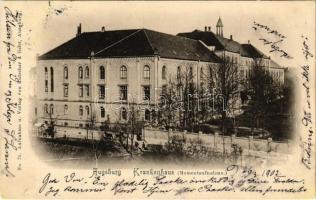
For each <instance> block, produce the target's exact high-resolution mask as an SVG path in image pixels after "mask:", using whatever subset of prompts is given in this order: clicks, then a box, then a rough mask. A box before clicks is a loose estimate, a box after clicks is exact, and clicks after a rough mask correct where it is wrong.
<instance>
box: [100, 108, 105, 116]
mask: <svg viewBox="0 0 316 200" xmlns="http://www.w3.org/2000/svg"><path fill="white" fill-rule="evenodd" d="M100 110H101V118H104V117H105V109H104V108H103V107H101V108H100Z"/></svg>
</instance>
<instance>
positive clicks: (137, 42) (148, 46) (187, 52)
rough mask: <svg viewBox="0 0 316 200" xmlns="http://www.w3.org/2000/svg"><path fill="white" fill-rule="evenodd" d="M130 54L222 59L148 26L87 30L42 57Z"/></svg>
mask: <svg viewBox="0 0 316 200" xmlns="http://www.w3.org/2000/svg"><path fill="white" fill-rule="evenodd" d="M92 51H93V52H94V53H95V57H130V56H151V55H159V56H161V57H164V58H174V59H184V60H200V61H207V62H220V59H219V58H218V57H217V56H216V55H215V54H214V53H213V52H211V51H210V50H209V49H208V48H207V47H205V46H204V45H203V44H202V43H200V42H199V41H197V40H193V39H188V38H184V37H179V36H175V35H170V34H165V33H160V32H156V31H152V30H148V29H134V30H118V31H105V32H88V33H82V34H81V35H79V36H77V37H75V38H73V39H71V40H69V41H68V42H66V43H64V44H62V45H60V46H58V47H56V48H55V49H53V50H51V51H49V52H47V53H45V54H43V55H41V56H40V57H39V59H42V60H44V59H71V58H88V57H90V54H91V52H92Z"/></svg>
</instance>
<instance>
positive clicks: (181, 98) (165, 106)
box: [158, 65, 199, 129]
mask: <svg viewBox="0 0 316 200" xmlns="http://www.w3.org/2000/svg"><path fill="white" fill-rule="evenodd" d="M198 95H199V92H198V91H197V86H196V83H195V82H194V73H193V66H191V65H183V66H182V67H179V68H178V71H177V74H176V76H175V77H174V76H173V77H170V78H169V82H168V84H167V85H165V86H164V88H163V91H162V94H161V98H160V102H159V110H158V115H159V121H160V123H161V124H164V126H165V127H166V128H167V129H168V128H170V127H174V126H177V127H178V128H179V129H190V128H193V127H194V125H196V124H197V122H198V121H199V120H198V117H199V116H198V108H199V105H198V103H199V102H198V98H199V96H198Z"/></svg>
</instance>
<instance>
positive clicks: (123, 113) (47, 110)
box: [44, 104, 150, 120]
mask: <svg viewBox="0 0 316 200" xmlns="http://www.w3.org/2000/svg"><path fill="white" fill-rule="evenodd" d="M44 112H45V113H46V114H48V113H51V114H54V105H53V104H50V106H48V104H45V105H44ZM84 113H85V115H86V116H89V115H90V107H89V106H85V107H83V106H82V105H80V106H79V116H83V115H84ZM64 115H68V105H67V104H65V105H64ZM100 116H101V118H105V109H104V107H102V106H101V107H100ZM120 119H121V120H127V110H126V108H124V107H123V108H121V110H120ZM149 119H150V111H149V110H145V120H149Z"/></svg>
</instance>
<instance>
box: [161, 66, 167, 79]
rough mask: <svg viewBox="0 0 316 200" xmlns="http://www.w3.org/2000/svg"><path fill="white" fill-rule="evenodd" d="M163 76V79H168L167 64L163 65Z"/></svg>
mask: <svg viewBox="0 0 316 200" xmlns="http://www.w3.org/2000/svg"><path fill="white" fill-rule="evenodd" d="M161 78H162V79H163V80H166V79H167V68H166V66H163V67H162V72H161Z"/></svg>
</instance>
